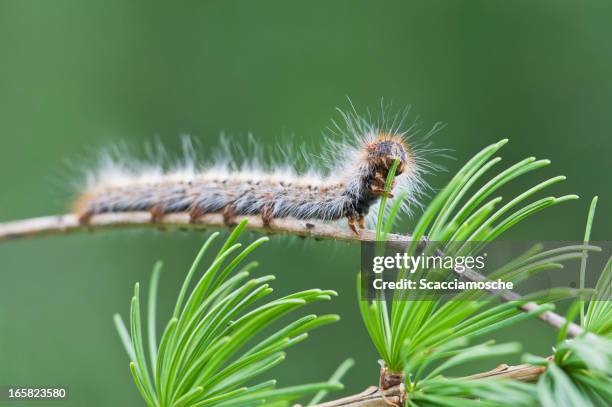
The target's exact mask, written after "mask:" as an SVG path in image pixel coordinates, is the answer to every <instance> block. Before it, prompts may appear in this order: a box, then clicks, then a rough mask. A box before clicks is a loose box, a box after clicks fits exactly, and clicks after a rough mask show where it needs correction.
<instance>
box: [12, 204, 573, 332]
mask: <svg viewBox="0 0 612 407" xmlns="http://www.w3.org/2000/svg"><path fill="white" fill-rule="evenodd" d="M243 218H246V219H248V221H249V223H248V225H247V229H249V230H253V231H257V232H262V233H266V234H285V235H292V236H300V237H312V238H315V239H332V240H339V241H346V242H359V241H361V242H373V241H375V240H376V232H375V231H373V230H367V229H366V230H361V231H360V232H359V235H356V234H355V233H353V232H352V231H351V230H349V229H346V228H341V227H339V226H337V225H334V224H330V223H320V222H311V221H303V220H297V219H288V218H287V219H282V218H281V219H274V221H273V222H272V224H271V225H269V226H265V225H264V223H263V221H262V219H261V217H260V216H245V217H240V218H239V219H237V220H241V219H243ZM224 227H228V225H227V224H226V222H225V221H224V220H223V216H222V215H220V214H208V215H204V216H202V217H200V218H199V219H197V220H196V221H192V220H191V218H190V216H189V214H187V213H173V214H168V215H166V216H164V217H163V218H162V219H161V220H160V221H157V222H153V221H152V220H151V214H150V213H149V212H127V213H107V214H100V215H95V216H93V217H92V218H91V219H90V221H89V222H88V223H87V224H82V223H81V222H79V219H78V217H77V216H76V215H74V214H66V215H57V216H45V217H40V218H31V219H25V220H19V221H13V222H6V223H0V242H2V241H4V240H12V239H21V238H26V237H34V236H45V235H57V234H68V233H73V232H79V231H88V232H95V231H98V230H106V229H129V228H157V229H162V230H165V229H170V228H174V229H181V230H204V229H209V228H224ZM388 241H389V242H391V243H396V244H404V245H407V244H409V243H410V242H411V237H410V235H398V234H389V235H388ZM437 254H438V255H441V256H442V255H443V253H442V252H440V251H438V252H437ZM461 274H462V276H463V277H465V278H466V279H467V280H469V281H485V280H486V278H485V277H484V276H483V275H481V274H479V273H477V272H475V271H473V270H469V269H468V270H466V271H464V272H463V273H461ZM499 297H500V299H501V300H502V301H505V302H508V301H519V300H520V299H521V296H520V295H519V294H517V293H515V292H512V291H504V292H503V293H501V294H500V295H499ZM538 307H539V305H538V304H536V303H534V302H528V303H525V304H522V305H520V306H519V308H520V309H521V310H522V311H524V312H530V311H534V310H536V309H537V308H538ZM538 318H539V319H541V320H542V321H544V322H546V323H547V324H549V325H551V326H553V327H555V328H557V329H561V327H563V326H564V325H565V323H566V320H565V318H564V317H562V316H561V315H559V314H557V313H555V312H552V311H546V312H543V313H541V314H540V315H539V316H538ZM582 333H583V329H582V328H581V327H580V326H579V325H576V324H574V323H570V324H569V326H568V330H567V334H568V336H569V337H572V338H574V337H576V336H578V335H580V334H582Z"/></svg>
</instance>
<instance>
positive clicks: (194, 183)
mask: <svg viewBox="0 0 612 407" xmlns="http://www.w3.org/2000/svg"><path fill="white" fill-rule="evenodd" d="M341 114H342V117H343V118H344V121H345V122H346V126H345V127H344V128H341V127H340V126H338V125H336V129H337V130H341V131H340V132H337V131H334V132H333V133H332V134H331V135H330V137H329V138H330V139H331V140H330V143H329V147H330V148H329V149H328V150H329V159H328V160H327V161H328V162H329V165H328V166H327V167H328V168H327V170H313V169H310V170H309V171H307V172H299V171H297V170H296V169H295V167H294V166H292V165H289V164H287V163H285V164H283V165H280V166H279V165H273V166H268V167H266V166H264V165H262V164H260V163H259V160H257V159H251V160H247V162H246V163H244V164H242V165H241V166H236V165H232V164H229V163H228V162H227V159H224V160H222V161H224V162H217V163H211V164H209V165H198V164H197V163H196V162H195V159H193V158H192V154H190V153H187V154H185V155H186V159H185V161H184V162H183V164H182V165H180V166H178V167H177V168H173V169H163V168H161V167H155V166H151V165H144V166H143V165H134V164H133V163H125V162H124V163H121V162H119V163H117V162H114V161H113V162H107V165H105V166H104V167H103V168H102V169H100V170H98V171H97V172H94V173H93V174H92V176H91V177H90V180H89V182H88V185H87V187H86V188H85V190H84V192H82V194H81V195H80V196H79V198H78V199H77V200H76V202H75V204H74V209H75V212H76V213H77V214H78V215H79V218H80V220H81V222H83V223H87V222H88V220H89V219H90V218H91V217H92V216H93V215H96V214H101V213H109V212H131V211H150V212H151V215H152V220H153V221H156V220H159V219H161V218H162V217H163V216H164V215H165V214H168V213H174V212H188V213H189V214H190V216H191V219H192V220H194V221H195V220H197V219H198V218H199V217H200V216H203V215H204V214H208V213H222V214H223V218H224V220H225V221H226V222H227V223H228V224H231V223H233V219H234V218H235V217H236V216H239V215H259V216H261V218H262V221H263V222H264V224H265V225H270V223H271V222H272V221H273V220H274V218H285V217H293V218H297V219H302V220H306V219H317V220H322V221H335V220H338V219H341V218H346V219H347V220H348V226H349V227H350V228H351V229H352V230H353V231H354V232H355V233H358V230H357V226H359V227H360V228H364V227H365V218H366V215H367V214H368V213H369V212H370V209H371V208H373V207H376V206H377V204H378V201H379V198H380V197H381V195H383V193H384V186H385V181H386V179H387V175H388V173H389V170H390V168H391V166H392V165H393V163H394V161H395V160H396V159H399V165H398V167H397V170H396V177H395V180H394V185H393V186H392V188H393V189H392V192H391V194H390V196H389V197H390V198H393V193H394V192H397V191H402V192H405V193H406V196H407V199H406V200H405V202H404V203H403V204H402V209H403V210H405V211H409V209H410V204H411V203H415V202H416V203H418V201H417V199H418V197H419V195H420V194H421V193H422V192H423V191H424V190H425V189H426V184H425V182H424V180H423V178H422V175H423V174H424V172H426V171H427V170H428V169H431V168H435V166H434V165H433V164H431V163H430V162H429V161H428V160H427V159H426V158H425V153H426V152H431V151H433V150H431V149H428V148H427V145H425V146H424V145H420V146H419V145H418V144H415V143H413V142H412V141H411V138H412V136H413V135H415V134H416V133H417V132H413V131H412V130H413V129H412V127H411V128H409V129H408V130H406V131H401V130H400V126H401V125H402V122H403V117H401V118H399V119H398V117H399V116H395V118H394V120H393V121H392V123H391V124H390V125H389V126H385V123H384V122H385V120H382V124H381V123H378V124H376V125H375V124H372V123H371V122H370V121H369V120H366V119H364V118H362V117H360V116H358V115H357V114H356V113H355V112H354V111H353V112H352V113H342V112H341ZM436 129H437V126H435V127H434V128H433V129H432V130H431V131H430V132H428V133H427V134H426V135H425V137H424V139H427V138H428V137H429V136H430V135H431V134H433V133H434V132H435V131H436ZM339 133H341V134H339ZM409 133H410V134H409ZM336 138H339V139H340V141H338V140H337V139H336ZM335 139H336V140H335ZM372 212H375V211H372Z"/></svg>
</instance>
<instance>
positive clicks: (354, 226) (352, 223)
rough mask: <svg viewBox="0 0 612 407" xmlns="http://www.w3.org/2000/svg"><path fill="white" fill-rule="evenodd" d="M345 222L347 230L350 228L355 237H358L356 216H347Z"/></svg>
mask: <svg viewBox="0 0 612 407" xmlns="http://www.w3.org/2000/svg"><path fill="white" fill-rule="evenodd" d="M347 221H348V226H349V228H351V230H352V231H353V232H354V233H355V234H356V235H359V230H357V216H353V215H351V216H348V217H347Z"/></svg>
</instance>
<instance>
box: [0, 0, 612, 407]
mask: <svg viewBox="0 0 612 407" xmlns="http://www.w3.org/2000/svg"><path fill="white" fill-rule="evenodd" d="M611 21H612V3H609V2H603V1H583V2H579V3H577V2H573V1H512V2H508V1H490V0H487V1H469V2H468V1H418V2H415V1H410V2H408V1H385V2H374V1H371V2H362V1H331V2H330V1H310V2H286V1H225V2H222V1H189V2H173V3H171V2H163V4H157V3H155V2H151V1H114V0H113V1H108V0H107V1H98V2H93V1H76V0H75V1H65V0H55V1H34V0H31V1H23V0H15V1H6V0H0V188H1V189H0V191H2V192H1V193H0V221H3V220H11V219H17V218H25V217H30V216H37V215H46V214H55V213H61V212H65V211H66V210H67V209H68V208H69V202H70V200H71V199H72V196H73V195H74V188H73V186H74V184H75V183H77V182H78V181H79V167H80V168H81V170H82V169H85V168H87V166H88V164H90V163H91V162H92V160H91V159H92V158H93V157H95V152H96V151H98V150H99V149H101V148H104V147H108V146H110V145H114V144H118V143H123V142H125V143H126V144H128V145H131V146H135V147H139V146H142V145H144V143H145V142H147V141H151V140H153V139H155V138H159V139H160V140H161V141H162V142H163V144H164V145H165V146H166V147H167V149H168V150H169V151H171V152H172V151H178V150H179V147H180V142H179V135H180V134H183V133H188V134H191V135H192V136H193V137H194V138H196V139H198V140H200V142H201V145H202V147H203V150H204V154H205V153H206V151H210V149H211V148H213V147H214V146H215V145H216V143H217V140H218V137H219V134H220V133H221V132H225V134H227V135H228V136H229V137H230V138H231V139H232V140H236V141H238V142H240V141H244V140H245V139H246V135H247V134H248V133H249V132H252V133H253V134H254V135H255V137H256V138H257V139H258V140H260V141H261V143H263V144H266V145H269V146H270V147H271V148H274V147H275V143H278V142H280V143H284V140H286V139H287V138H291V139H292V140H294V141H297V142H298V144H299V143H301V142H302V141H303V142H305V143H307V144H308V145H314V146H315V148H313V154H314V153H317V152H318V151H316V149H317V148H318V147H316V146H318V145H320V144H321V143H320V141H322V140H323V136H322V135H321V132H322V130H323V129H324V128H325V127H326V126H328V125H329V124H330V120H331V119H332V118H337V114H336V112H335V110H334V108H335V107H336V106H339V107H343V108H346V107H347V106H348V103H347V100H346V97H347V96H350V97H351V99H352V100H353V102H354V103H355V105H356V106H357V107H358V109H362V110H363V109H365V108H367V107H373V108H376V107H377V106H378V105H379V102H380V99H381V97H384V98H385V100H387V101H393V103H394V105H395V106H397V107H403V106H406V105H409V104H410V105H412V106H413V110H412V112H413V115H412V116H411V119H413V118H415V117H416V115H418V116H419V120H420V122H421V123H422V124H423V127H425V128H428V127H430V126H432V125H433V124H434V123H435V122H437V121H442V122H445V123H447V124H448V125H447V127H446V128H445V129H444V130H443V131H442V132H440V133H439V134H438V135H436V136H435V144H436V146H439V147H444V148H449V149H452V150H453V152H452V155H453V156H454V157H456V160H455V161H449V160H446V161H445V162H443V163H442V164H444V165H445V166H446V167H448V168H449V170H450V173H442V174H438V175H436V176H432V177H430V178H429V181H430V182H431V183H432V185H434V186H435V187H438V188H439V187H440V186H442V185H443V184H444V183H445V182H446V181H448V179H449V177H450V174H452V173H453V172H454V171H455V170H456V169H457V168H458V167H459V166H460V165H461V164H462V163H464V162H465V160H466V159H467V158H468V157H470V156H471V155H472V154H473V153H475V152H476V151H477V150H479V149H480V148H481V147H483V146H484V145H486V144H488V143H491V142H494V141H497V140H499V139H501V138H505V137H508V138H510V141H511V142H510V143H509V144H508V145H507V146H506V147H504V149H503V150H502V152H503V157H504V161H503V162H504V163H506V164H505V165H509V163H512V162H515V161H516V160H519V159H522V158H524V157H526V156H530V155H535V156H537V157H540V158H544V157H547V158H550V159H552V161H553V165H552V166H550V167H549V168H546V169H544V170H541V171H540V172H538V173H534V174H531V175H529V176H527V177H525V178H523V179H522V180H520V181H518V182H516V183H515V184H513V185H512V186H510V187H509V188H507V189H506V190H507V191H508V192H506V193H504V196H506V197H508V196H510V194H511V193H513V192H514V193H516V192H517V191H519V190H521V189H525V188H528V187H530V186H532V185H534V184H535V183H536V182H537V181H539V180H542V179H544V177H547V176H552V175H556V174H559V173H560V174H564V175H567V176H568V181H566V182H565V183H564V184H562V185H558V186H555V187H554V190H555V193H556V194H563V193H577V194H579V195H580V196H581V197H582V199H581V200H579V201H572V202H569V203H566V204H563V205H562V206H559V207H555V208H553V209H551V210H547V211H546V212H544V213H541V214H538V215H537V216H536V217H535V218H533V219H532V220H531V221H529V222H528V223H526V224H523V225H522V226H520V227H519V228H517V229H516V230H515V231H513V233H512V235H511V236H510V237H512V238H518V239H521V238H522V239H555V240H563V239H580V238H581V236H582V233H583V231H582V230H583V224H584V220H585V217H586V211H587V207H588V202H589V201H590V198H591V196H593V195H595V194H599V195H600V205H599V211H598V213H599V215H598V217H597V221H596V225H595V227H594V230H593V237H594V238H595V239H600V240H604V239H607V238H609V237H610V235H609V230H610V226H611V222H610V217H609V213H610V209H611V204H610V202H611V200H612V196H611V194H610V178H609V174H610V162H609V157H610V149H611V147H612V138H611V137H610V132H611V130H612V115H611V114H610V112H611V110H610V108H611V106H612V50H611V48H610V38H612V24H610V22H611ZM75 163H76V167H77V169H76V170H75V169H74V167H75ZM407 228H408V229H407V230H409V226H408V227H407ZM204 238H205V236H203V235H202V234H201V233H162V232H153V231H142V232H121V233H99V234H95V235H88V234H81V235H74V236H69V237H53V238H40V239H34V240H28V241H17V242H10V243H3V244H1V245H0V385H3V384H7V385H8V384H18V385H36V384H39V385H46V386H49V385H67V386H69V388H70V390H71V397H70V400H69V401H66V402H54V403H50V404H52V405H66V406H68V405H70V406H83V405H87V406H109V405H115V406H119V405H140V404H141V402H140V400H139V396H138V394H137V391H136V389H135V386H134V385H133V382H132V379H131V376H130V373H129V369H128V360H127V356H126V355H125V354H124V352H123V349H122V348H121V346H120V343H119V340H118V338H117V336H116V334H115V331H114V327H113V325H112V321H111V316H112V314H113V313H114V312H117V311H119V312H121V313H122V314H123V315H124V316H125V315H126V314H127V311H128V306H129V299H130V296H131V291H132V286H133V283H134V282H136V281H141V282H146V281H147V280H148V276H149V273H150V269H151V266H152V264H153V262H154V261H155V260H157V259H162V260H164V261H165V265H166V267H165V271H164V273H163V275H162V290H161V296H162V300H161V301H162V302H161V315H163V316H164V320H165V318H166V316H167V315H168V314H169V312H170V309H169V308H170V303H171V301H173V300H174V298H175V296H176V293H177V290H178V287H179V284H180V282H181V281H182V279H183V276H184V274H185V273H186V271H187V267H188V265H189V263H190V262H191V260H192V258H193V256H194V255H195V253H196V251H197V249H198V247H199V245H200V244H201V243H202V242H203V239H204ZM250 238H253V236H251V237H250ZM254 258H256V259H257V260H259V261H260V262H261V264H262V267H261V268H260V270H259V271H257V273H256V274H263V273H274V274H276V275H277V281H276V282H275V284H274V286H275V287H276V289H277V292H278V295H281V294H286V293H287V292H289V291H291V290H301V289H307V288H312V287H320V288H332V289H336V290H338V291H339V292H340V297H339V298H337V299H336V300H334V301H333V302H332V303H325V304H321V305H320V306H317V307H313V308H311V309H309V310H308V311H312V312H323V313H325V312H337V313H340V314H341V315H342V318H343V319H342V321H341V322H340V323H338V324H336V325H333V326H331V327H326V328H324V329H321V330H319V331H316V332H314V333H313V335H312V336H311V338H310V339H309V340H308V341H306V342H305V343H302V344H300V345H299V346H298V347H296V348H293V349H292V350H290V352H289V355H288V359H287V361H286V362H285V363H284V364H283V365H282V366H281V367H279V368H277V369H276V370H275V371H274V375H275V376H277V377H279V378H280V380H281V384H296V383H303V382H311V381H319V380H323V379H326V378H327V377H328V376H329V375H330V374H331V372H332V371H333V370H334V368H335V367H336V366H337V364H338V363H340V362H341V361H342V360H343V359H344V358H345V357H348V356H353V357H355V358H356V360H357V367H356V368H355V369H353V370H352V371H351V372H350V374H349V376H348V377H347V378H346V384H347V389H346V392H352V391H357V390H360V389H362V388H365V387H366V386H367V385H370V384H374V383H375V382H376V381H377V378H378V372H377V369H378V367H377V364H376V355H375V353H374V350H373V347H372V346H371V344H370V342H369V339H368V338H367V336H366V332H365V330H364V328H363V327H362V325H361V322H360V319H359V316H358V312H357V307H356V294H355V276H356V272H357V270H358V259H359V248H358V247H356V246H348V245H346V244H336V243H331V242H315V241H301V240H297V239H296V240H292V239H284V238H274V239H273V240H272V241H271V242H270V243H269V244H268V245H267V246H266V247H265V248H263V249H261V250H259V251H258V252H256V253H255V254H254ZM566 271H568V272H571V271H572V270H571V269H570V270H566ZM145 288H146V284H145ZM500 336H503V337H504V338H505V339H506V340H520V341H522V342H523V343H524V345H525V348H526V350H527V351H529V352H532V353H539V354H546V352H549V351H550V345H551V343H552V342H551V340H552V338H553V337H554V333H553V332H552V330H551V329H549V328H548V327H546V326H544V325H541V324H539V323H538V322H535V321H534V322H531V323H527V324H523V325H521V326H518V327H514V328H512V329H508V330H507V331H505V332H504V333H503V335H500ZM482 367H483V368H491V367H493V365H492V364H488V365H483V366H482ZM0 404H2V402H0ZM24 405H25V404H24ZM39 405H44V403H40V404H39Z"/></svg>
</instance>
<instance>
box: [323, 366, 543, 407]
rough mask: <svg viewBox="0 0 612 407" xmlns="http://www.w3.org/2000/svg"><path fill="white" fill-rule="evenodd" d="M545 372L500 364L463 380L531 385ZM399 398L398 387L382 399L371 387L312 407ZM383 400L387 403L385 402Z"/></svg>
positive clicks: (376, 405) (360, 406) (370, 405)
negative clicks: (487, 380)
mask: <svg viewBox="0 0 612 407" xmlns="http://www.w3.org/2000/svg"><path fill="white" fill-rule="evenodd" d="M545 370H546V367H544V366H531V365H516V366H508V365H506V364H502V365H499V366H497V367H496V368H495V369H493V370H489V371H487V372H483V373H478V374H475V375H472V376H466V377H464V379H469V380H479V379H512V380H517V381H521V382H527V383H533V382H536V381H537V380H538V377H540V375H541V374H542V373H544V371H545ZM401 397H402V394H401V388H400V386H394V387H391V388H389V389H387V390H385V391H384V397H383V393H381V392H380V390H379V389H378V388H377V387H375V386H371V387H368V388H367V389H366V390H364V391H363V392H361V393H359V394H355V395H353V396H349V397H344V398H341V399H338V400H333V401H328V402H326V403H322V404H317V405H315V406H312V407H389V401H390V402H393V403H396V404H400V405H401V403H399V402H400V400H401ZM385 399H386V400H388V401H385Z"/></svg>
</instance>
